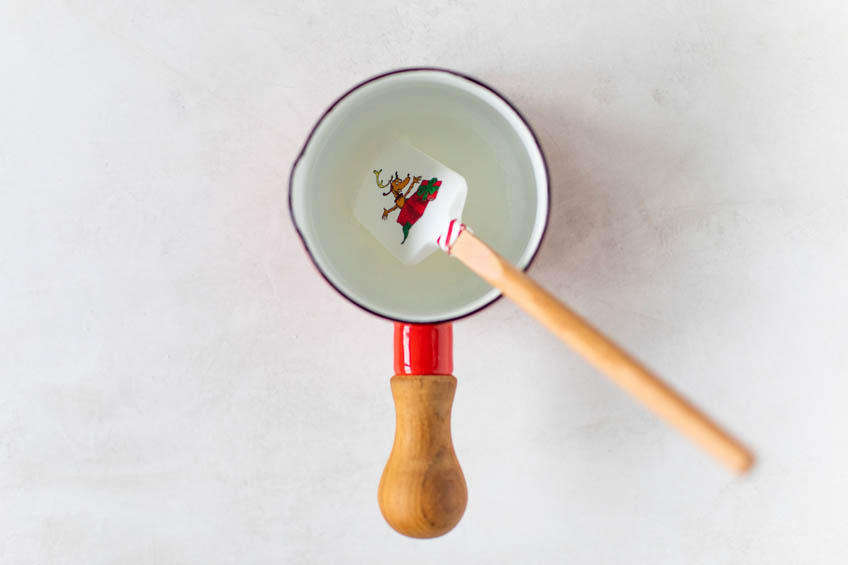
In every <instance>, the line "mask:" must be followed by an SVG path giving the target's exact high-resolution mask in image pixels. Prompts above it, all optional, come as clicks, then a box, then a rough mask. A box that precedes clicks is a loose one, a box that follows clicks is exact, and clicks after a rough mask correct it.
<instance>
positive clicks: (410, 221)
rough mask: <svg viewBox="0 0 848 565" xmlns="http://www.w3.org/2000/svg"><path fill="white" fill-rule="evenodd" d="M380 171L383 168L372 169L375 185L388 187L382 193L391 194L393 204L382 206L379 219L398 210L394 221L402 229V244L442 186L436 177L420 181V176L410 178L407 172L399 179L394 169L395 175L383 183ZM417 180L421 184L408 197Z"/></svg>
mask: <svg viewBox="0 0 848 565" xmlns="http://www.w3.org/2000/svg"><path fill="white" fill-rule="evenodd" d="M382 172H383V169H380V170H374V171H373V173H374V176H375V177H376V181H377V186H378V187H380V188H388V189H389V190H388V192H384V193H383V196H389V195H390V194H391V195H392V198H394V201H395V205H394V206H392V207H391V208H383V216H382V218H381V219H383V220H385V219H387V218H388V217H389V214H391V213H392V212H394V211H395V210H400V213H399V214H398V217H397V219H396V221H397V223H399V224H400V226H401V229H402V230H403V241H401V244H403V243H406V239H407V238H408V237H409V230H410V229H411V228H412V226H413V225H414V224H415V222H417V221H418V219H419V218H421V216H422V215H424V211H425V210H426V209H427V205H428V204H429V203H430V202H431V201H432V200H435V199H436V196H437V195H438V194H439V188H440V187H441V186H442V181H440V180H439V179H437V178H436V177H433V178H431V179H430V180H425V181H422V180H421V176H416V177H412V178H410V175H409V173H407V175H406V178H403V179H401V178H400V175H399V174H398V172H397V171H395V175H394V176H393V177H389V182H388V183H385V184H384V183H383V182H381V181H380V173H382ZM419 182H420V183H421V186H419V187H418V190H417V191H415V194H413V195H412V197H410V196H409V194H410V193H411V192H412V191H413V190H414V189H415V185H417V184H418V183H419ZM404 189H406V192H404Z"/></svg>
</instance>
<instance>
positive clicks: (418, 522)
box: [377, 375, 468, 538]
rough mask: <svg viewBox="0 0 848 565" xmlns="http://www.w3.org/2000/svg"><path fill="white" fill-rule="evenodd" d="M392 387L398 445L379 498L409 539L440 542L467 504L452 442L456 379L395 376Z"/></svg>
mask: <svg viewBox="0 0 848 565" xmlns="http://www.w3.org/2000/svg"><path fill="white" fill-rule="evenodd" d="M391 384H392V396H393V397H394V401H395V414H396V426H395V440H394V445H393V446H392V452H391V455H389V460H388V462H387V463H386V467H385V469H384V470H383V476H382V478H381V479H380V486H379V489H378V492H377V498H378V500H379V502H380V510H381V512H382V513H383V517H384V518H385V519H386V521H387V522H388V523H389V525H390V526H391V527H392V528H394V529H395V530H397V531H398V532H400V533H402V534H404V535H407V536H410V537H414V538H433V537H437V536H440V535H443V534H445V533H447V532H449V531H450V530H451V529H452V528H453V527H454V526H455V525H456V524H457V523H458V522H459V520H460V518H462V514H463V513H464V512H465V505H466V503H467V502H468V492H467V489H466V486H465V477H464V476H463V474H462V469H461V468H460V466H459V460H458V459H457V458H456V453H455V452H454V449H453V441H452V439H451V408H452V406H453V397H454V392H455V390H456V378H454V377H452V376H450V375H396V376H394V377H392V380H391Z"/></svg>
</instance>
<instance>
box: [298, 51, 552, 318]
mask: <svg viewBox="0 0 848 565" xmlns="http://www.w3.org/2000/svg"><path fill="white" fill-rule="evenodd" d="M417 71H435V72H439V73H446V74H449V75H454V76H457V77H459V78H462V79H465V80H467V81H470V82H472V83H474V84H476V85H477V86H481V87H483V88H485V89H486V90H488V91H489V92H491V93H492V94H494V95H495V96H497V97H498V98H500V99H501V100H503V101H504V102H505V103H506V105H507V106H509V107H510V109H512V111H513V112H515V114H516V115H517V116H518V119H520V120H521V121H522V122H523V123H524V125H525V126H526V127H527V131H529V132H530V136H531V137H532V138H533V143H535V144H536V149H537V150H538V151H539V156H540V157H541V158H542V168H543V169H544V171H545V187H546V188H547V191H548V206H547V210H546V211H545V223H544V225H543V226H542V235H541V236H540V237H539V243H538V244H537V245H536V249H534V250H533V254H532V255H531V256H530V259H529V260H528V261H527V265H525V266H524V271H527V269H529V268H530V266H531V265H532V264H533V261H534V260H535V259H536V255H538V254H539V248H540V247H542V242H544V240H545V235H546V234H547V233H548V224H549V222H550V220H551V182H550V179H551V176H550V172H549V171H548V161H547V159H545V153H544V151H542V145H541V144H540V143H539V138H538V137H537V136H536V132H535V131H534V130H533V128H532V127H531V126H530V122H528V121H527V118H525V117H524V114H522V113H521V112H519V110H518V108H516V106H515V105H514V104H513V103H512V102H510V101H509V99H508V98H507V97H506V96H504V95H503V94H501V93H500V92H498V91H497V90H495V89H494V88H492V87H491V86H489V85H488V84H486V83H484V82H482V81H480V80H477V79H476V78H473V77H470V76H468V75H466V74H463V73H460V72H458V71H453V70H450V69H444V68H440V67H407V68H401V69H395V70H393V71H388V72H385V73H381V74H378V75H374V76H372V77H371V78H368V79H365V80H363V81H362V82H360V83H358V84H356V85H354V86H352V87H351V88H349V89H348V90H347V91H346V92H345V93H344V94H342V95H341V96H339V97H338V98H336V100H335V101H333V103H332V104H330V106H329V107H327V109H326V110H324V113H322V114H321V117H320V118H318V121H316V122H315V125H314V126H312V129H311V130H310V131H309V135H308V136H307V138H306V141H305V142H304V143H303V147H302V148H301V150H300V152H299V153H298V154H297V157H296V158H295V160H294V163H293V164H292V167H291V171H290V172H289V198H288V203H289V216H290V217H291V221H292V224H293V225H294V229H295V231H296V232H297V236H298V237H299V238H300V243H301V245H303V248H304V249H305V250H306V254H307V255H308V256H309V260H310V261H311V262H312V265H313V266H314V267H315V269H316V270H317V271H318V273H319V274H320V275H321V277H323V279H324V280H325V281H327V284H329V285H330V286H331V287H333V289H335V291H336V292H338V293H339V294H340V295H341V296H342V297H344V298H345V300H347V301H348V302H350V303H351V304H354V305H355V306H358V307H359V308H361V309H362V310H365V311H366V312H368V313H369V314H373V315H374V316H377V317H378V318H382V319H384V320H389V321H391V322H407V323H410V324H443V323H445V322H454V321H456V320H461V319H463V318H466V317H468V316H472V315H474V314H476V313H477V312H479V311H480V310H483V309H484V308H488V307H489V306H491V305H492V304H494V303H495V302H497V301H498V300H500V299H501V298H502V297H503V294H499V295H497V296H496V297H495V298H493V299H492V300H490V301H489V302H487V303H486V304H483V305H482V306H480V307H478V308H475V309H474V310H472V311H471V312H468V313H466V314H462V315H460V316H455V317H453V318H444V319H439V320H431V321H428V322H418V321H414V320H401V319H398V318H391V317H389V316H387V315H385V314H381V313H380V312H376V311H374V310H372V309H371V308H368V307H367V306H365V305H364V304H360V303H359V302H357V301H356V300H354V299H353V298H351V297H350V296H348V295H347V294H345V293H344V291H342V289H340V288H339V287H338V286H336V285H335V283H333V281H331V280H330V278H329V277H328V276H327V275H326V274H325V273H324V271H322V270H321V267H320V266H318V263H317V262H316V261H315V257H313V256H312V252H311V251H310V250H309V246H308V245H307V244H306V238H304V237H303V233H302V232H301V231H300V226H298V225H297V220H296V219H295V217H294V208H293V207H292V185H293V183H294V171H295V170H296V169H297V165H298V164H299V163H300V159H301V158H302V157H303V154H304V153H305V152H306V148H307V147H309V142H310V141H312V136H313V135H315V130H316V129H318V126H319V125H321V122H323V121H324V118H326V117H327V115H328V114H329V113H330V112H332V111H333V109H334V108H335V107H336V106H338V104H339V103H340V102H341V101H342V100H344V99H345V98H347V97H348V96H349V95H350V94H352V93H353V92H354V91H356V90H359V89H360V88H362V87H363V86H365V85H366V84H369V83H371V82H374V81H376V80H379V79H381V78H385V77H387V76H391V75H396V74H401V73H408V72H417Z"/></svg>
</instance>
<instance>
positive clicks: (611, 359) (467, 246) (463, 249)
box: [451, 230, 754, 473]
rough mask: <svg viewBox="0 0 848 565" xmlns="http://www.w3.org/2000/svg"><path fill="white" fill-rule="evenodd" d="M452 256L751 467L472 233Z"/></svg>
mask: <svg viewBox="0 0 848 565" xmlns="http://www.w3.org/2000/svg"><path fill="white" fill-rule="evenodd" d="M451 255H453V256H454V257H456V258H457V259H459V260H460V261H462V262H463V263H464V264H465V265H466V266H467V267H468V268H469V269H471V270H472V271H474V272H475V273H477V274H478V275H479V276H480V277H482V278H483V279H485V280H486V281H487V282H488V283H489V284H491V285H492V286H494V287H496V288H498V289H499V290H500V291H501V292H502V293H503V294H504V296H506V297H507V298H509V299H510V300H512V301H513V302H515V303H516V304H517V305H518V306H520V307H521V308H522V309H524V310H525V311H526V312H527V313H528V314H530V315H531V316H532V317H533V318H535V319H536V320H537V321H538V322H539V323H541V324H542V325H543V326H545V327H546V328H547V329H549V330H550V331H551V332H552V333H553V334H554V335H556V336H557V337H558V338H559V339H560V340H561V341H562V342H564V343H565V344H567V345H569V346H570V347H571V348H573V349H574V350H575V351H576V352H577V353H579V354H580V355H581V356H583V358H585V359H586V361H588V362H589V363H590V364H592V365H593V366H595V367H596V368H597V369H598V370H600V371H601V372H602V373H604V374H605V375H607V376H608V377H609V378H610V379H611V380H612V381H614V382H615V383H616V384H618V385H619V386H620V387H621V388H623V389H624V390H626V391H627V392H628V393H630V394H631V395H632V396H633V397H635V398H636V399H637V400H639V401H640V402H641V403H642V404H643V405H645V406H646V407H648V408H649V409H650V410H652V411H653V412H654V413H655V414H657V415H658V416H660V417H661V418H662V419H664V420H665V421H666V422H668V423H670V424H671V425H673V426H674V427H676V428H677V429H678V430H680V431H681V432H683V433H684V434H685V435H686V436H688V437H689V438H691V439H692V440H693V441H694V442H695V443H697V444H698V445H700V446H701V447H702V448H704V449H705V450H706V451H707V452H709V453H711V454H712V455H714V456H715V457H716V458H718V459H719V460H720V461H721V462H723V463H724V464H725V465H727V466H728V467H729V468H731V469H733V470H734V471H736V472H739V473H742V472H745V471H747V470H748V469H749V468H750V467H751V465H752V464H753V461H754V457H753V455H752V454H751V452H749V451H748V450H747V449H746V448H745V447H744V446H743V445H742V444H741V443H739V442H738V441H737V440H736V439H734V438H733V437H731V436H730V435H729V434H728V433H727V432H725V431H724V430H722V429H721V428H720V427H719V426H718V425H716V424H715V423H714V422H713V421H712V420H710V419H709V418H708V417H707V416H706V415H704V414H703V413H702V412H701V411H700V410H698V409H697V408H696V407H695V406H693V405H692V404H691V403H690V402H689V401H687V400H686V399H685V398H683V397H682V396H680V395H679V394H678V393H676V392H675V391H674V390H672V389H671V387H669V386H668V385H666V384H665V383H664V382H662V381H661V380H660V379H659V378H658V377H657V376H656V375H654V374H653V373H652V372H651V371H649V370H648V369H646V368H645V367H644V366H643V365H642V364H641V363H639V362H638V361H637V360H636V359H634V358H633V357H631V356H630V355H629V354H627V353H626V352H625V351H624V350H623V349H621V348H620V347H619V346H617V345H616V344H615V343H613V342H612V341H610V340H609V339H608V338H607V337H606V336H604V335H603V334H602V333H601V332H599V331H598V330H596V329H595V328H594V327H592V326H591V325H590V324H589V323H588V322H587V321H586V320H584V319H583V318H581V317H580V316H579V315H578V314H576V313H575V312H573V311H572V310H571V309H570V308H568V307H567V306H566V305H565V304H563V303H562V302H560V301H559V300H558V299H557V298H556V297H554V296H553V295H551V294H550V293H549V292H548V291H547V290H545V289H544V288H542V287H541V286H539V284H538V283H536V282H535V281H534V280H533V279H531V278H530V277H529V276H527V275H526V274H524V273H523V272H522V271H519V270H518V269H516V268H515V267H514V266H513V265H512V264H511V263H510V262H508V261H507V260H505V259H504V258H503V257H501V256H500V255H498V254H497V253H496V252H495V251H493V250H492V249H491V248H490V247H489V246H488V245H486V244H485V243H483V242H482V241H481V240H480V239H479V238H477V237H476V236H474V235H473V234H472V233H471V232H469V231H468V230H465V231H463V232H462V233H460V235H459V237H457V239H456V242H455V243H454V244H453V246H452V247H451Z"/></svg>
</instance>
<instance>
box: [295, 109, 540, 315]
mask: <svg viewBox="0 0 848 565" xmlns="http://www.w3.org/2000/svg"><path fill="white" fill-rule="evenodd" d="M462 112H463V108H462V107H461V106H459V107H453V108H442V109H441V111H440V112H439V115H434V114H433V113H432V112H403V111H394V112H392V111H386V112H383V113H382V116H381V118H378V119H375V120H372V121H369V122H366V123H365V125H363V126H361V127H360V128H359V130H358V131H357V132H356V135H357V139H359V142H358V143H344V141H345V135H344V133H343V132H340V133H339V135H337V136H336V137H334V138H332V139H334V142H330V143H328V144H327V146H326V147H325V148H324V151H327V152H329V154H328V155H332V159H328V158H327V157H324V158H322V159H320V161H321V162H325V163H326V162H333V163H334V166H332V167H325V168H323V169H322V170H319V171H314V172H313V174H314V185H313V186H314V187H315V188H314V189H313V190H318V191H320V193H319V194H315V195H312V209H311V217H312V221H313V222H314V223H315V226H316V228H317V229H316V232H317V233H318V235H319V237H318V243H319V245H321V246H322V248H323V251H324V252H325V253H326V255H327V257H328V258H330V265H328V266H327V267H328V268H329V269H330V270H331V271H333V274H334V277H335V278H337V282H340V283H341V286H342V287H344V289H345V292H346V293H347V294H349V295H351V297H352V298H353V299H354V300H356V301H357V302H361V303H364V304H365V305H366V306H369V307H371V309H375V310H379V311H381V313H383V314H386V315H389V316H394V317H399V318H403V319H415V320H419V321H426V320H427V319H439V318H442V317H445V316H444V314H443V313H444V312H447V311H450V310H451V309H456V308H461V307H462V305H465V304H468V303H470V302H472V301H474V300H475V299H479V298H480V297H481V296H483V295H484V294H486V293H488V292H490V291H491V289H490V287H489V286H488V285H487V284H486V283H484V282H483V281H482V280H480V279H479V278H478V277H477V276H476V275H474V274H473V273H471V272H470V271H468V270H467V269H466V268H465V267H464V266H462V265H461V264H460V263H459V262H458V261H456V260H455V259H452V258H451V257H449V256H448V255H446V254H445V253H442V252H437V253H434V254H433V255H431V256H430V257H428V258H427V259H425V260H424V261H422V262H421V263H418V264H416V265H403V264H402V263H400V262H399V261H398V260H397V259H395V258H394V257H393V256H392V255H391V254H390V253H389V252H388V251H387V250H386V249H385V247H383V245H382V244H381V243H380V242H379V241H377V240H376V239H375V238H374V237H373V236H372V235H371V234H370V233H369V232H368V231H367V230H366V229H365V228H364V227H362V225H361V224H360V223H359V222H358V221H357V220H356V218H354V216H353V203H354V200H355V198H356V192H357V191H358V190H359V187H360V183H361V182H362V179H363V177H366V178H367V177H369V176H371V177H373V173H372V170H373V168H374V166H375V163H374V158H375V156H376V155H377V154H378V153H379V150H380V149H381V147H382V145H383V144H384V143H387V142H390V141H391V140H392V139H394V138H397V137H402V138H403V139H404V140H405V141H406V142H408V143H410V144H411V145H413V146H415V147H417V148H418V149H420V150H422V151H424V152H425V153H427V154H428V155H430V156H431V157H433V158H434V159H436V160H438V161H440V162H442V163H444V164H445V165H446V166H448V167H450V168H452V169H453V170H455V171H457V172H458V173H459V174H461V175H462V176H463V177H465V179H466V181H467V182H468V198H467V200H466V204H465V209H464V211H463V216H462V219H463V221H464V222H465V223H466V224H467V225H469V226H470V227H472V229H474V231H475V233H476V234H478V235H479V236H480V237H481V238H483V239H484V240H485V241H487V242H488V243H489V244H490V245H491V246H492V247H493V248H494V249H495V250H497V251H498V252H500V253H501V254H503V255H504V256H505V257H507V258H508V259H510V260H512V261H513V262H515V261H517V260H518V258H519V257H520V256H521V255H522V253H523V252H524V251H525V247H526V245H527V241H528V239H529V234H530V232H531V230H532V228H533V222H534V221H535V214H536V195H535V185H536V180H535V178H534V176H533V171H532V168H531V165H530V163H529V159H528V158H527V156H526V154H525V153H523V152H519V151H516V150H515V146H516V141H515V139H514V137H515V134H514V132H511V131H508V132H505V131H504V129H505V128H506V124H504V123H502V122H499V121H498V120H486V119H485V116H482V118H483V119H479V118H481V117H478V119H477V120H476V123H475V126H474V127H473V128H469V127H468V119H467V118H468V115H467V114H462ZM458 113H459V114H462V116H459V115H458ZM493 113H494V112H493ZM460 117H462V118H463V119H458V118H460ZM462 124H465V125H462ZM380 168H384V169H386V167H382V166H381V167H380ZM391 172H392V173H393V172H394V171H393V170H392V171H391ZM407 172H410V173H412V171H399V173H400V174H401V176H403V175H405V174H406V173H407ZM375 189H376V187H375ZM386 202H387V207H389V206H388V204H390V202H391V201H390V198H389V197H388V196H387V197H386ZM381 212H382V210H375V214H380V213H381ZM387 221H393V218H391V217H390V218H389V220H387ZM413 229H414V226H413ZM398 232H399V233H400V229H399V230H398Z"/></svg>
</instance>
